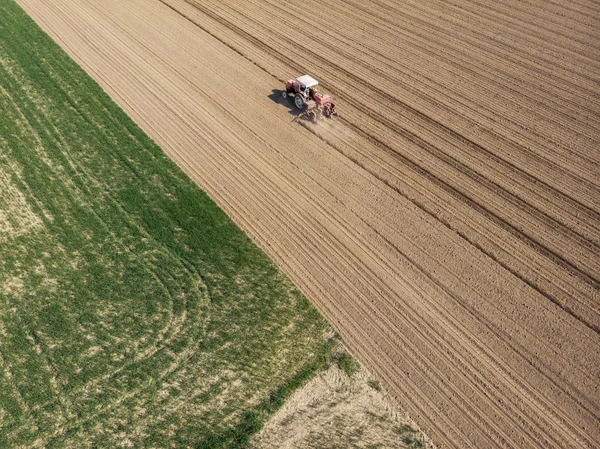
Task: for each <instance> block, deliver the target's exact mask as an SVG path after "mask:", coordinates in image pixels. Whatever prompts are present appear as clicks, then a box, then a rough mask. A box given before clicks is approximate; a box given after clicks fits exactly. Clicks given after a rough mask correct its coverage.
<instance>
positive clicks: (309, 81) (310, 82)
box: [296, 75, 319, 88]
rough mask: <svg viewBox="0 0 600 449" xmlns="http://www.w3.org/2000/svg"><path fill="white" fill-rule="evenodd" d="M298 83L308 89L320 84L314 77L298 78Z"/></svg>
mask: <svg viewBox="0 0 600 449" xmlns="http://www.w3.org/2000/svg"><path fill="white" fill-rule="evenodd" d="M296 81H298V82H299V83H300V85H304V86H306V87H307V88H310V87H313V86H316V85H317V84H319V82H318V81H317V80H316V79H314V78H313V77H312V76H308V75H304V76H300V77H298V78H296Z"/></svg>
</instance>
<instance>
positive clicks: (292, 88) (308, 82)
mask: <svg viewBox="0 0 600 449" xmlns="http://www.w3.org/2000/svg"><path fill="white" fill-rule="evenodd" d="M318 84H319V82H318V81H317V80H316V79H314V78H313V77H311V76H308V75H304V76H301V77H299V78H296V79H295V80H287V81H286V83H285V89H284V90H283V92H282V93H281V95H282V96H283V98H288V96H290V95H291V96H293V97H294V104H295V105H296V107H297V108H298V109H300V110H301V111H303V113H302V114H301V115H300V116H299V117H302V116H306V117H307V118H309V119H310V120H312V121H317V120H320V119H322V118H323V117H325V118H331V117H333V116H334V115H337V110H336V107H335V102H334V100H333V99H332V98H331V97H330V96H329V95H323V94H322V93H320V92H318V91H317V85H318Z"/></svg>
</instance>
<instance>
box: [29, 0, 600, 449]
mask: <svg viewBox="0 0 600 449" xmlns="http://www.w3.org/2000/svg"><path fill="white" fill-rule="evenodd" d="M21 3H22V4H23V5H24V6H26V7H27V9H28V11H29V12H30V13H32V15H33V16H34V17H35V18H36V19H37V20H39V21H40V22H42V24H43V23H44V22H43V21H47V22H46V29H47V30H48V31H49V32H50V33H51V34H52V35H53V36H55V38H57V40H59V42H61V43H62V44H63V45H64V47H65V48H67V49H68V50H69V51H70V53H71V54H72V56H73V57H75V58H76V60H78V61H79V62H80V63H81V64H82V65H83V66H84V67H85V68H86V69H87V70H89V71H90V73H91V74H92V75H94V76H95V77H96V79H98V80H99V81H100V82H101V84H102V85H103V87H104V88H105V89H107V91H108V92H109V93H111V95H112V96H113V98H115V100H117V102H119V104H121V106H122V107H124V108H125V109H126V111H127V112H128V113H130V114H131V115H132V116H133V117H134V118H135V119H136V121H137V122H138V123H140V124H141V125H142V126H143V127H144V128H145V129H146V130H147V131H148V132H149V133H150V135H151V136H152V137H154V138H155V140H157V141H158V142H159V143H160V144H161V145H162V146H163V148H164V149H165V151H167V152H168V153H169V154H171V155H172V157H173V158H174V159H175V160H176V161H177V162H179V163H180V164H181V165H182V166H183V167H184V169H186V170H187V171H188V173H190V175H191V176H192V177H193V178H194V179H196V180H198V181H199V183H200V184H201V185H202V186H203V188H205V189H206V190H207V191H208V192H209V193H210V194H211V195H212V196H213V197H214V198H215V199H217V201H219V203H220V204H221V205H222V206H223V207H224V208H225V209H226V210H227V211H228V213H230V214H231V215H232V217H234V218H235V219H236V220H238V222H239V223H240V224H241V225H242V226H243V227H244V229H246V230H247V231H248V232H249V233H250V235H252V236H253V238H255V239H256V240H257V242H258V243H259V244H261V246H263V248H265V249H266V250H267V251H268V252H269V254H271V255H272V256H273V257H274V258H275V259H276V260H277V261H278V262H279V263H280V264H281V265H282V267H283V268H284V269H285V270H286V271H287V272H288V273H289V274H290V276H291V277H292V279H293V280H294V281H295V282H296V283H297V285H298V286H300V287H301V288H302V290H303V291H304V292H305V293H306V294H308V295H309V297H310V298H311V299H312V300H313V301H315V303H316V304H317V305H319V306H320V308H321V310H322V311H323V312H324V313H325V315H326V316H327V317H328V318H329V319H330V320H331V321H332V323H334V325H335V326H336V328H338V330H340V331H341V332H342V334H343V336H344V337H345V338H346V340H347V342H348V344H349V345H350V347H351V349H352V350H353V351H354V352H355V353H356V354H357V355H358V356H359V358H360V359H361V360H363V361H365V363H368V364H369V365H370V366H372V367H373V368H374V370H375V371H376V372H377V373H378V375H379V376H381V377H382V379H384V381H385V382H386V384H387V385H388V386H389V387H390V388H391V391H394V392H395V394H397V395H402V399H401V400H403V401H405V400H406V401H410V402H408V403H407V407H408V408H409V410H410V411H411V412H412V413H413V414H414V415H415V417H417V418H418V420H419V422H420V423H422V424H425V425H426V426H427V427H429V428H430V429H431V431H432V433H433V437H434V440H437V441H439V442H440V443H441V444H442V445H444V446H446V445H447V446H452V447H471V446H472V447H540V448H541V447H544V448H548V447H593V446H594V445H595V444H597V443H598V442H599V441H600V436H599V435H598V432H597V430H595V429H597V428H598V426H597V425H598V420H597V416H598V411H599V406H598V387H597V385H596V383H595V381H596V380H597V378H598V374H599V373H598V371H599V364H600V363H599V360H598V350H597V349H598V348H600V341H599V339H598V335H597V334H595V333H593V332H591V331H590V329H589V328H586V327H584V326H582V325H581V323H579V322H577V321H576V320H575V319H574V318H572V317H571V316H569V315H567V314H565V313H564V312H563V311H562V310H561V309H559V308H557V307H555V306H553V305H552V304H551V303H549V302H548V301H546V300H545V299H544V298H543V297H542V296H541V295H539V294H537V293H535V292H530V291H529V289H527V288H525V284H523V283H522V282H520V281H519V280H518V279H516V278H515V277H513V276H512V275H510V273H509V272H507V271H504V270H503V269H502V268H501V267H500V266H498V265H497V264H495V263H494V262H493V261H492V260H491V259H489V258H486V257H484V256H483V255H482V254H481V253H480V252H479V251H478V250H476V249H475V248H473V247H470V246H469V245H468V244H467V243H466V242H465V240H464V239H462V238H460V237H459V236H457V235H456V234H454V233H453V232H451V231H450V230H448V229H447V228H446V227H444V226H442V225H440V224H439V223H437V222H436V221H435V220H434V219H432V218H431V217H430V216H427V215H425V214H423V213H422V212H421V211H420V210H419V209H417V208H416V207H414V206H413V205H411V204H410V202H408V201H406V200H405V199H404V198H403V197H402V196H399V195H398V194H397V192H395V191H394V190H392V189H390V188H389V187H388V186H386V185H385V184H383V183H381V182H380V181H379V180H378V179H377V177H375V176H373V175H372V174H370V173H368V172H367V171H365V170H363V169H362V168H360V167H358V166H356V165H355V164H353V163H352V162H351V161H350V160H348V159H347V158H345V157H344V156H343V155H342V154H341V153H339V152H336V151H334V150H333V148H332V147H331V146H329V145H327V143H326V142H324V141H323V140H321V139H319V138H317V137H316V136H315V135H314V134H313V133H312V132H311V130H310V129H305V128H303V127H300V126H297V125H293V124H290V123H289V120H290V116H289V115H287V114H286V112H285V109H284V108H282V107H280V106H278V105H276V104H275V103H273V102H272V101H270V100H269V99H267V98H265V96H264V95H266V94H264V92H267V93H268V92H269V90H270V88H271V85H272V84H273V83H277V80H276V79H274V78H272V77H270V76H268V75H266V74H264V72H262V71H261V70H259V69H258V68H257V67H255V66H253V65H252V64H250V63H249V62H247V61H245V60H244V59H243V58H241V57H240V56H239V55H237V54H236V53H235V52H233V51H231V50H229V49H227V47H225V46H224V45H222V44H220V43H219V42H217V41H215V40H214V39H212V38H210V37H208V36H206V35H205V34H203V33H201V32H200V31H199V30H198V28H197V27H195V26H193V25H192V24H190V23H189V22H187V21H185V20H183V18H181V16H178V15H176V14H173V13H172V12H170V11H171V10H169V9H168V8H165V7H163V6H161V5H158V4H157V3H156V2H137V1H134V2H129V3H128V4H126V5H125V4H122V3H121V2H115V1H110V2H108V3H107V2H106V1H103V2H87V3H82V2H76V1H72V2H67V1H62V2H60V1H54V2H41V1H38V0H23V1H22V2H21ZM59 5H60V6H59ZM57 6H58V7H57ZM41 18H43V20H42V19H41ZM58 35H60V37H57V36H58ZM191 55H193V56H192V57H190V56H191ZM236 80H238V82H236ZM240 80H242V81H240ZM265 86H267V88H265ZM370 106H372V105H370ZM343 123H344V122H341V121H340V122H339V123H337V122H336V123H335V125H334V126H333V131H334V132H340V133H341V132H342V131H343V127H344V125H343ZM348 131H349V132H350V133H352V131H351V130H348ZM338 143H340V142H339V141H338ZM341 143H345V142H343V141H342V142H341ZM366 149H367V151H373V155H376V154H377V150H376V147H367V148H366ZM442 206H443V204H440V207H442ZM525 306H526V307H527V310H525V309H524V307H525ZM590 348H595V349H591V350H590ZM582 357H584V358H582ZM437 441H436V442H437Z"/></svg>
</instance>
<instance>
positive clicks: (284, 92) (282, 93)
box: [281, 90, 288, 100]
mask: <svg viewBox="0 0 600 449" xmlns="http://www.w3.org/2000/svg"><path fill="white" fill-rule="evenodd" d="M281 96H282V97H283V99H284V100H286V99H287V97H288V93H287V90H284V91H282V92H281Z"/></svg>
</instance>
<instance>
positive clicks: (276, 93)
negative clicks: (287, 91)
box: [269, 89, 302, 120]
mask: <svg viewBox="0 0 600 449" xmlns="http://www.w3.org/2000/svg"><path fill="white" fill-rule="evenodd" d="M282 92H283V91H282V90H281V89H273V91H272V92H271V94H270V95H269V98H270V99H271V100H272V101H273V102H274V103H277V104H280V105H282V106H285V107H286V108H287V109H288V113H289V114H290V115H291V116H292V117H293V120H296V119H297V118H298V117H299V116H300V114H302V111H301V110H300V109H298V108H297V107H296V106H295V105H294V99H293V98H292V97H288V98H283V97H282V96H281V93H282Z"/></svg>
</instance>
